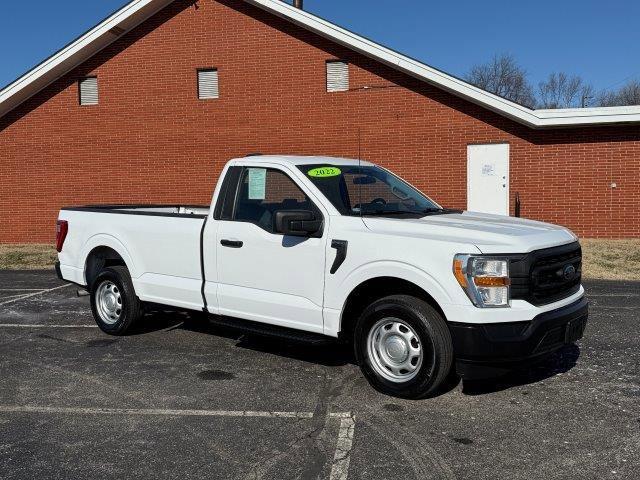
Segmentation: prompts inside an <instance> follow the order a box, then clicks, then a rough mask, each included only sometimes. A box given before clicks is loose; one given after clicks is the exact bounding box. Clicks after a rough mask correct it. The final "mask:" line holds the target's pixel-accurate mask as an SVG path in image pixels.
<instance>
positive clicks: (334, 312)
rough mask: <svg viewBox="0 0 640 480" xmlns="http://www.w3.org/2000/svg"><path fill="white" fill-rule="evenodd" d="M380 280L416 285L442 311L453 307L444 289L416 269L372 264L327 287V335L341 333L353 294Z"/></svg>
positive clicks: (396, 264) (386, 261)
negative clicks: (400, 281)
mask: <svg viewBox="0 0 640 480" xmlns="http://www.w3.org/2000/svg"><path fill="white" fill-rule="evenodd" d="M381 277H394V278H398V279H401V280H405V281H407V282H410V283H413V284H414V285H416V286H418V287H419V288H421V289H422V290H424V291H425V292H426V293H428V294H429V295H430V296H431V297H432V298H433V299H434V300H435V301H436V302H437V303H438V305H440V306H441V307H443V306H444V305H448V304H451V303H452V299H451V296H450V295H449V293H448V292H447V289H446V288H445V286H444V285H442V284H441V282H439V281H438V279H436V278H435V277H433V276H432V275H430V274H429V273H427V272H425V271H424V270H421V269H420V268H418V267H416V266H415V265H411V264H408V263H403V262H397V261H390V260H385V261H378V262H372V263H368V264H366V265H362V266H360V267H358V268H357V269H355V270H353V271H351V272H350V273H349V274H347V275H346V276H345V277H344V278H343V279H342V281H340V282H338V283H337V284H335V285H334V286H333V288H331V287H329V286H328V290H329V291H328V292H327V293H328V295H327V296H326V298H325V302H326V303H325V333H327V334H329V335H336V334H337V332H339V330H340V323H341V321H342V313H343V312H344V308H345V306H346V303H347V299H348V297H349V295H350V294H351V292H353V291H354V290H355V289H356V288H357V287H358V286H359V285H361V284H362V283H364V282H366V281H367V280H372V279H375V278H381ZM443 310H444V307H443Z"/></svg>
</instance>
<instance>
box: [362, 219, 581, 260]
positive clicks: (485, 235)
mask: <svg viewBox="0 0 640 480" xmlns="http://www.w3.org/2000/svg"><path fill="white" fill-rule="evenodd" d="M363 220H364V223H365V225H366V226H367V228H369V229H370V230H372V231H374V232H377V233H388V234H390V235H396V236H397V235H401V236H402V235H404V236H411V237H424V238H430V239H434V240H442V241H455V242H459V243H469V244H472V245H475V246H476V247H477V248H478V249H479V250H480V251H481V252H482V253H488V254H494V253H528V252H530V251H533V250H538V249H541V248H549V247H555V246H558V245H564V244H567V243H571V242H575V241H576V240H577V239H578V238H577V237H576V236H575V235H574V234H573V232H571V231H570V230H569V229H567V228H565V227H561V226H558V225H552V224H550V223H544V222H537V221H534V220H526V219H522V218H513V217H506V216H502V215H491V214H487V213H476V212H463V213H452V214H445V215H430V216H427V217H423V218H416V219H413V218H410V219H400V218H381V217H364V219H363Z"/></svg>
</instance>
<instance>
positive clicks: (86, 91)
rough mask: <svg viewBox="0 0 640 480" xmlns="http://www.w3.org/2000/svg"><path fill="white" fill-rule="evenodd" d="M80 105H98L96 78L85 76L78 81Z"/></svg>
mask: <svg viewBox="0 0 640 480" xmlns="http://www.w3.org/2000/svg"><path fill="white" fill-rule="evenodd" d="M78 88H79V90H80V105H98V78H97V77H87V78H83V79H81V80H80V81H79V82H78Z"/></svg>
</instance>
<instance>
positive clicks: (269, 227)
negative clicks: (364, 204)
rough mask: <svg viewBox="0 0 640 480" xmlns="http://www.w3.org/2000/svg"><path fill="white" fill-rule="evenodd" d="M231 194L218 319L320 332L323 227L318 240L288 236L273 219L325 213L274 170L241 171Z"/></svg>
mask: <svg viewBox="0 0 640 480" xmlns="http://www.w3.org/2000/svg"><path fill="white" fill-rule="evenodd" d="M231 190H233V189H231ZM231 193H232V194H235V202H234V207H233V209H232V212H231V214H230V216H229V217H230V218H227V219H222V220H221V221H220V224H219V228H218V232H217V239H216V248H217V251H218V255H217V269H218V281H219V284H218V302H219V306H220V314H221V315H227V316H230V317H238V318H243V319H247V320H253V321H259V322H264V323H269V324H274V325H279V326H284V327H290V328H297V329H301V330H307V331H312V332H317V333H322V332H323V317H322V306H323V296H324V271H325V255H326V253H325V250H326V248H325V247H326V243H327V237H328V234H327V229H326V225H325V227H324V229H323V232H322V236H319V237H318V238H311V237H293V236H285V235H281V234H278V233H275V231H274V230H275V229H274V218H275V212H276V211H278V210H309V211H312V212H313V213H314V215H315V216H316V218H317V219H318V220H322V219H326V218H327V215H326V213H325V214H324V215H323V213H322V212H321V210H320V209H319V208H318V206H317V203H316V202H314V201H313V200H312V198H311V197H310V196H309V194H308V192H305V191H304V190H303V189H302V188H301V187H300V186H299V185H298V184H297V183H296V182H295V181H294V180H293V179H292V178H291V176H290V175H289V173H288V172H287V171H285V170H283V169H281V168H279V167H276V166H273V167H263V166H260V165H256V166H255V167H253V166H252V167H243V170H242V173H241V175H240V181H239V183H238V186H237V190H236V191H234V192H231ZM325 223H326V222H325Z"/></svg>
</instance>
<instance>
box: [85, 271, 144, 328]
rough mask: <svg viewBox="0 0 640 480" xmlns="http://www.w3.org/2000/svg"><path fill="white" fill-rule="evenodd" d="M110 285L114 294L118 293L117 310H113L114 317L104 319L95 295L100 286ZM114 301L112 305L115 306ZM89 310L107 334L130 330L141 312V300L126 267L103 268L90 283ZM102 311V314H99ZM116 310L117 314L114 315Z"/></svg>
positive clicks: (103, 312) (102, 309) (103, 311)
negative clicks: (107, 319)
mask: <svg viewBox="0 0 640 480" xmlns="http://www.w3.org/2000/svg"><path fill="white" fill-rule="evenodd" d="M109 286H112V288H113V289H114V291H115V292H116V295H119V303H118V302H117V301H116V303H117V307H114V308H118V307H119V310H115V311H114V312H113V315H114V317H116V316H117V319H115V318H110V321H105V319H104V318H103V317H105V316H106V314H105V310H104V308H101V307H100V306H99V305H98V304H99V301H98V299H97V296H98V294H99V292H100V291H101V287H102V288H107V287H109ZM116 303H114V304H113V305H114V306H115V305H116ZM91 311H92V312H93V318H94V319H95V321H96V323H97V324H98V327H100V329H101V330H102V331H103V332H105V333H108V334H109V335H117V336H121V335H126V334H127V332H130V331H131V329H132V328H133V327H134V325H135V324H136V323H137V321H138V320H139V319H140V317H141V316H142V313H143V308H142V302H140V300H139V299H138V297H137V296H136V292H135V290H134V288H133V283H132V282H131V276H130V275H129V271H128V270H127V268H126V267H122V266H114V267H109V268H105V269H103V270H102V271H101V272H100V273H99V274H98V276H97V277H96V278H95V280H94V281H93V283H92V284H91ZM101 312H102V314H101ZM116 312H118V314H117V315H116Z"/></svg>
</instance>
